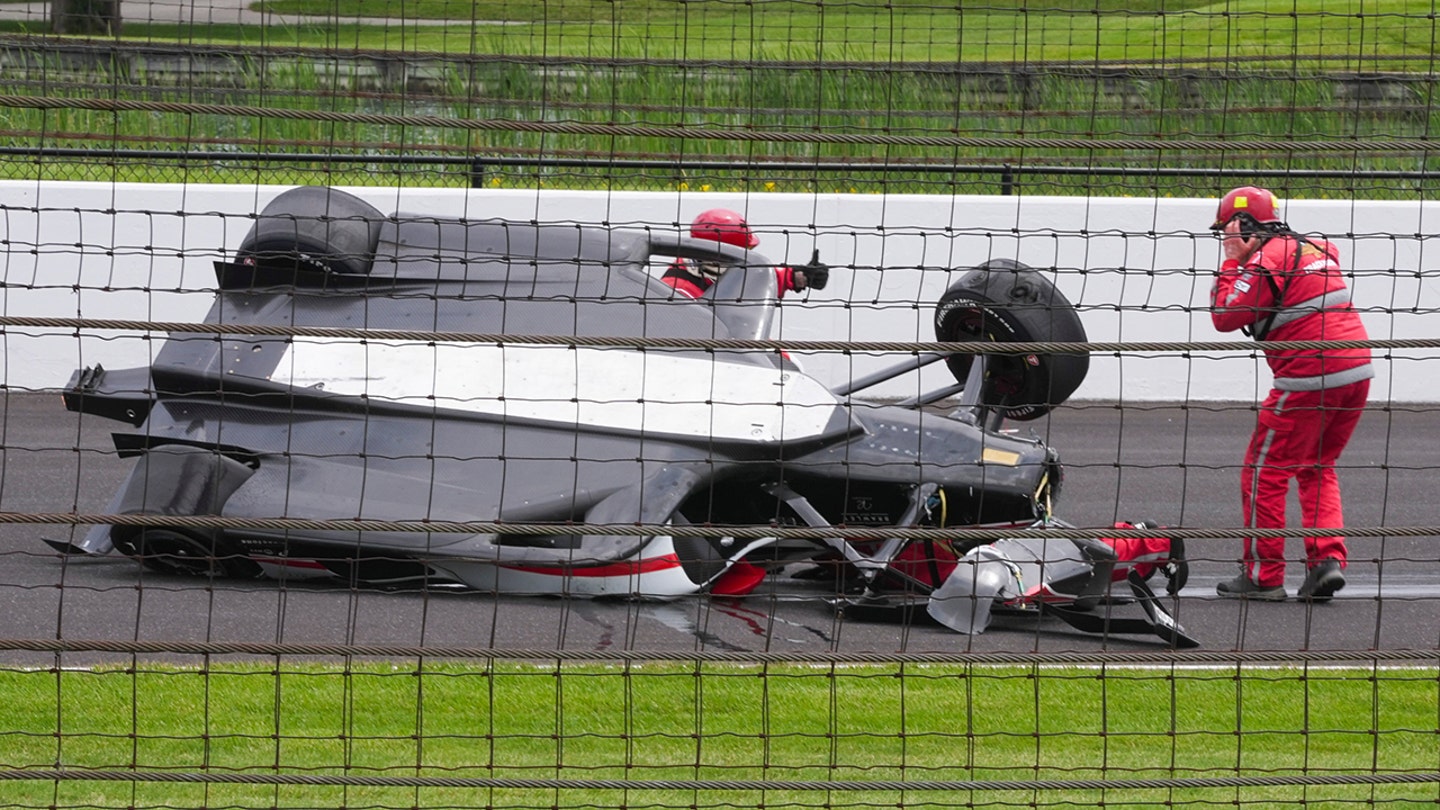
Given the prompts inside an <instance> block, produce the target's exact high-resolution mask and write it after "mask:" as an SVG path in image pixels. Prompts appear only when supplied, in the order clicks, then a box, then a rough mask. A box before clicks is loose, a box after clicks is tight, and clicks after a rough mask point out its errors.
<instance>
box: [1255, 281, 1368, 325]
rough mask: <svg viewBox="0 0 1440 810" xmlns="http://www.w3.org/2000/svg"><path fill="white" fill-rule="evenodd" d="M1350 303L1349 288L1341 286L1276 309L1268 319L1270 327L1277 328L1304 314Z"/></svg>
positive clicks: (1311, 313)
mask: <svg viewBox="0 0 1440 810" xmlns="http://www.w3.org/2000/svg"><path fill="white" fill-rule="evenodd" d="M1348 303H1350V288H1349V287H1341V288H1340V289H1338V290H1331V291H1330V292H1327V293H1325V294H1323V295H1317V296H1315V297H1314V298H1311V299H1310V300H1308V301H1301V302H1300V303H1298V304H1294V305H1292V306H1288V307H1284V308H1282V309H1279V310H1276V312H1275V315H1274V317H1273V318H1272V319H1271V321H1270V328H1271V329H1278V328H1279V327H1281V326H1284V325H1285V324H1287V323H1290V322H1292V321H1297V320H1299V319H1301V318H1303V317H1305V316H1306V315H1314V314H1315V313H1317V312H1320V311H1322V310H1327V309H1330V308H1331V307H1339V306H1344V305H1346V304H1348Z"/></svg>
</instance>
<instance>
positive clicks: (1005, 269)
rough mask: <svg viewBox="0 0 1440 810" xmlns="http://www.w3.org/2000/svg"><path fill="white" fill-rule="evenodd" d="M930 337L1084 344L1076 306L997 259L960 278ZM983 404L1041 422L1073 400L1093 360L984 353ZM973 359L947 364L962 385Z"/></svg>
mask: <svg viewBox="0 0 1440 810" xmlns="http://www.w3.org/2000/svg"><path fill="white" fill-rule="evenodd" d="M935 338H936V339H937V340H939V341H943V342H946V343H961V342H971V341H974V342H983V343H1049V342H1057V343H1083V342H1085V340H1086V336H1085V327H1084V325H1083V324H1081V322H1080V316H1079V314H1078V313H1077V312H1076V311H1075V307H1074V305H1072V304H1071V303H1070V301H1069V300H1068V299H1066V298H1065V296H1064V295H1063V294H1062V293H1061V292H1060V291H1059V290H1058V289H1056V287H1055V285H1054V284H1052V283H1051V282H1050V280H1049V279H1048V278H1046V277H1045V276H1044V275H1042V274H1041V273H1040V272H1038V271H1036V270H1034V269H1032V268H1031V267H1029V266H1027V265H1025V264H1022V263H1020V262H1017V261H1014V260H1011V259H996V260H994V261H990V262H986V263H985V264H982V265H980V266H979V267H976V268H974V269H972V270H970V271H969V272H967V273H966V274H965V275H964V276H962V277H961V278H960V280H959V281H957V282H956V283H955V284H954V285H952V286H951V287H950V289H949V290H947V291H946V292H945V294H944V295H942V296H940V300H939V302H937V303H936V305H935ZM985 357H986V367H985V378H984V380H983V382H982V388H981V390H980V391H979V392H978V398H977V399H978V402H979V404H980V405H982V406H984V407H988V408H992V409H994V410H995V411H997V412H999V413H1000V414H1002V415H1004V416H1005V417H1007V418H1009V419H1015V420H1019V421H1025V420H1030V419H1038V418H1039V417H1041V416H1044V415H1045V414H1047V413H1049V412H1050V411H1051V410H1052V409H1054V408H1055V407H1056V406H1058V405H1060V404H1061V403H1063V402H1064V401H1065V400H1067V399H1069V398H1070V395H1071V394H1073V393H1075V389H1077V388H1079V387H1080V383H1082V382H1084V381H1085V375H1086V373H1087V372H1088V371H1089V370H1090V355H1089V354H1086V353H1077V354H1068V353H1067V354H1049V353H1046V354H1041V353H1032V354H1024V355H1016V354H993V353H986V354H985ZM974 361H975V355H974V354H954V355H951V356H950V357H948V358H946V361H945V362H946V364H947V365H948V366H949V367H950V372H951V373H952V374H954V375H955V379H956V380H958V381H960V382H965V381H966V380H967V378H968V377H969V374H970V367H971V366H972V365H973V364H974Z"/></svg>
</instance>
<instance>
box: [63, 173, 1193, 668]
mask: <svg viewBox="0 0 1440 810" xmlns="http://www.w3.org/2000/svg"><path fill="white" fill-rule="evenodd" d="M656 257H667V258H681V259H691V260H696V261H705V262H712V263H719V264H722V265H724V266H725V267H727V268H728V269H727V270H726V271H725V272H724V273H723V275H721V276H720V279H719V281H718V282H717V283H716V284H715V285H714V286H713V287H712V288H710V289H709V290H708V291H706V293H705V294H704V295H703V296H702V297H701V298H699V299H695V300H691V299H689V298H685V297H683V296H682V297H677V296H676V295H675V291H674V290H673V289H672V288H670V287H668V286H666V285H664V284H662V283H661V282H660V281H659V280H658V279H657V278H656V277H655V276H654V275H653V274H652V273H651V272H650V269H649V268H650V267H651V263H652V261H654V260H655V258H656ZM215 275H216V279H217V283H218V290H217V294H216V297H215V301H214V303H213V305H212V307H211V309H210V311H209V313H208V314H207V316H206V319H205V322H206V323H207V324H214V325H217V326H222V327H223V326H229V327H233V328H234V330H235V331H233V332H229V331H225V330H224V329H217V330H216V331H215V332H214V333H172V334H171V335H170V336H169V337H168V338H167V339H166V341H165V342H164V344H163V345H162V347H161V348H160V350H159V352H158V353H157V354H156V355H155V357H154V360H153V362H152V363H151V364H150V366H149V367H146V368H135V369H120V370H109V369H103V368H100V367H91V368H85V369H81V370H79V371H77V372H76V373H75V375H74V376H73V377H72V379H71V382H70V384H69V385H68V387H67V391H66V393H65V402H66V405H67V407H68V408H69V409H70V410H72V411H78V412H82V413H88V414H93V415H98V416H102V417H107V418H111V419H116V420H120V421H124V422H128V423H129V424H131V425H133V426H134V427H135V428H137V429H138V432H131V433H117V434H116V435H115V437H114V439H115V445H116V449H117V450H118V451H119V453H120V454H121V455H122V456H124V457H128V458H133V459H134V467H133V468H132V470H131V471H130V473H129V476H128V478H127V479H126V481H125V482H124V483H123V484H122V485H121V487H120V489H119V491H118V492H117V493H116V494H115V496H114V498H113V500H112V502H111V504H110V506H109V507H108V512H107V513H108V514H116V515H166V516H177V515H178V516H205V517H221V518H227V519H231V520H229V521H226V522H225V523H224V524H223V525H222V526H220V527H218V528H217V527H215V526H213V525H205V526H193V527H192V526H178V527H177V526H174V525H165V526H153V525H133V524H116V525H102V526H96V527H94V528H92V529H91V530H90V531H89V532H88V533H87V534H86V535H85V536H84V537H83V538H82V539H81V540H79V541H77V542H74V543H71V542H66V541H53V540H52V541H47V542H49V543H50V544H51V545H52V546H54V547H55V548H57V549H58V550H60V551H62V552H63V553H67V554H91V555H95V554H107V553H110V552H111V551H112V550H113V551H118V552H120V553H121V554H124V555H126V556H128V557H131V558H134V559H136V560H138V561H139V562H141V563H142V564H143V565H145V566H147V567H148V568H150V569H153V570H156V571H161V572H167V573H174V574H193V575H202V576H207V577H251V578H253V577H265V576H268V577H274V578H287V579H298V578H338V579H342V580H345V581H349V582H363V583H375V584H380V585H385V584H396V583H404V582H411V581H417V580H424V581H429V582H443V583H453V584H456V585H460V586H465V587H468V588H472V589H476V590H480V591H488V592H495V593H533V594H565V595H578V596H616V597H643V598H674V597H680V596H685V595H690V594H696V593H702V592H708V593H712V594H718V595H734V596H739V595H743V594H745V593H747V592H749V591H750V590H751V589H753V588H755V587H756V585H757V584H758V583H759V582H760V581H761V580H762V579H763V578H764V577H765V576H766V575H767V574H769V573H771V572H773V571H775V570H777V569H779V568H781V567H783V566H786V565H789V564H791V563H795V562H798V561H826V562H833V563H834V564H835V565H837V566H840V567H843V568H844V570H845V571H846V572H847V576H846V577H845V579H846V580H847V582H848V583H849V584H848V585H847V586H846V587H845V588H843V589H842V590H843V592H842V593H840V594H838V595H837V602H838V604H839V605H840V606H841V608H842V609H843V610H846V611H847V612H850V613H853V614H854V615H856V616H862V617H863V616H869V615H887V614H895V613H900V614H903V615H906V616H909V615H912V613H913V614H918V613H919V611H915V610H913V609H914V608H916V607H917V606H920V605H923V606H924V613H925V614H926V615H928V616H930V617H933V619H934V620H936V621H938V622H940V623H942V624H944V625H946V626H949V627H952V628H954V629H956V630H959V631H961V632H966V633H976V632H981V631H983V630H984V629H985V627H986V626H987V624H988V622H989V616H990V614H991V612H992V610H1020V611H1033V612H1040V613H1048V614H1051V615H1056V616H1059V617H1060V618H1062V619H1064V620H1065V621H1067V622H1069V623H1070V624H1072V625H1073V626H1075V627H1078V628H1080V629H1082V630H1087V631H1093V632H1104V633H1147V634H1148V633H1153V634H1155V635H1158V636H1159V637H1160V638H1162V639H1164V640H1165V641H1166V642H1167V643H1170V644H1172V645H1175V646H1193V645H1194V644H1195V641H1194V639H1193V638H1191V637H1190V636H1189V635H1188V634H1187V633H1186V632H1185V631H1184V629H1183V628H1181V627H1180V626H1179V625H1178V624H1176V623H1175V622H1174V620H1173V618H1172V617H1171V616H1170V614H1169V613H1168V612H1167V610H1166V608H1165V606H1164V603H1163V600H1162V599H1160V598H1158V597H1157V596H1156V595H1155V594H1154V592H1153V591H1151V590H1150V589H1149V587H1148V585H1147V584H1146V579H1147V578H1148V576H1149V574H1150V573H1152V572H1153V571H1155V570H1160V571H1162V572H1164V573H1165V574H1166V576H1167V577H1169V586H1170V587H1169V590H1170V591H1171V592H1172V593H1174V592H1176V591H1178V589H1179V586H1180V585H1182V584H1183V581H1184V573H1185V568H1184V560H1183V551H1182V549H1181V547H1180V545H1179V543H1178V541H1176V542H1174V543H1172V542H1171V541H1170V540H1168V539H1166V538H1165V537H1164V536H1163V534H1162V533H1158V532H1157V533H1156V536H1155V537H1153V538H1149V539H1148V540H1147V539H1145V538H1141V539H1139V540H1138V541H1136V539H1135V538H1133V537H1122V538H1106V537H1104V536H1103V534H1102V536H1097V537H1094V538H1090V537H1081V538H1078V539H1072V538H1071V537H1068V536H1066V537H1040V536H1035V530H1037V529H1046V528H1057V527H1058V528H1067V524H1064V523H1063V522H1061V521H1059V520H1058V519H1057V518H1056V517H1055V516H1054V514H1053V508H1054V503H1055V500H1056V497H1057V496H1058V493H1059V489H1060V485H1061V478H1062V472H1063V471H1062V467H1061V465H1060V462H1059V458H1058V455H1057V453H1056V452H1055V451H1054V450H1053V449H1052V448H1050V447H1049V446H1047V445H1046V444H1045V443H1044V442H1042V441H1041V440H1040V439H1039V438H1038V437H1033V436H1030V437H1027V436H1022V435H1019V434H1018V433H1017V432H1014V431H1002V430H1001V429H1000V427H1001V423H1002V422H1003V421H1004V420H1007V419H1009V420H1014V421H1021V422H1023V421H1026V420H1032V419H1036V418H1039V417H1041V416H1043V415H1044V414H1046V413H1048V412H1049V411H1050V410H1051V409H1052V408H1054V407H1055V406H1056V405H1058V404H1060V403H1062V402H1064V401H1065V399H1066V398H1068V397H1069V396H1070V394H1071V393H1073V392H1074V391H1075V389H1076V388H1077V387H1078V386H1079V385H1080V383H1081V382H1082V381H1083V380H1084V377H1085V374H1086V371H1087V370H1088V364H1089V358H1088V355H1086V354H1083V353H1077V354H1051V355H1036V354H1029V355H1024V356H1019V355H1015V354H1013V353H1012V354H1006V353H1004V352H998V351H994V352H992V353H988V354H987V353H983V352H980V351H978V350H977V351H976V352H974V353H953V354H931V355H922V356H920V357H918V358H917V357H913V356H912V357H909V358H907V359H906V360H905V361H903V362H900V363H897V364H896V365H894V366H893V367H890V368H887V369H884V370H881V371H879V372H876V373H873V374H869V375H866V376H865V377H864V378H863V379H857V380H854V381H851V382H849V383H847V384H845V385H843V386H837V387H833V388H832V387H827V386H825V385H823V384H822V383H821V382H819V381H818V380H816V379H815V378H813V377H811V376H808V375H807V374H805V373H804V372H803V371H802V370H801V369H799V368H798V367H797V366H796V365H795V364H794V363H793V362H791V361H790V360H789V359H788V358H787V357H786V356H785V355H784V354H783V353H779V352H776V351H773V350H765V351H756V350H732V349H726V348H716V347H714V346H705V345H693V344H692V345H687V342H693V341H704V340H713V339H732V338H734V339H742V340H767V339H770V338H771V321H772V317H773V315H774V312H775V304H776V302H777V299H778V294H779V292H778V289H777V281H776V274H775V272H774V265H772V264H770V263H769V262H768V261H767V260H766V259H765V258H764V257H762V256H761V255H759V254H758V253H756V252H755V251H748V250H744V249H741V248H737V247H732V246H730V245H725V244H721V243H718V242H712V241H704V240H697V239H693V238H689V237H683V236H679V235H676V234H675V233H673V232H663V231H658V230H638V229H637V230H626V229H615V228H609V227H600V226H594V227H586V226H576V225H573V224H565V225H561V224H554V225H550V224H537V223H534V222H518V221H506V220H465V219H457V218H444V217H434V216H420V215H406V214H403V213H397V214H394V215H385V214H382V213H381V212H380V211H378V210H377V209H375V208H374V207H372V206H371V205H369V204H368V203H366V202H364V201H363V200H361V199H359V198H358V197H355V196H353V195H351V194H348V193H346V192H343V191H340V190H336V189H331V188H324V187H300V188H295V189H291V190H289V191H286V192H284V193H282V194H280V195H279V196H277V197H276V198H275V199H274V200H273V201H272V202H271V203H270V204H269V205H267V206H266V207H265V208H264V210H263V211H261V212H260V213H259V214H258V215H257V217H256V219H255V222H254V225H253V226H252V228H251V229H250V231H249V233H248V234H247V235H246V237H245V238H244V240H243V241H242V243H241V244H240V246H239V248H238V250H237V251H236V252H235V253H234V254H233V256H232V257H231V258H229V260H226V261H219V262H216V263H215ZM257 327H273V328H270V329H260V328H257ZM321 327H323V328H329V330H330V331H326V330H324V329H317V328H321ZM935 328H936V337H937V340H939V341H942V342H974V343H976V344H977V347H978V345H979V344H991V345H993V344H995V343H997V342H998V343H1003V342H1006V341H1011V342H1013V341H1023V342H1049V341H1057V342H1076V341H1083V340H1085V333H1084V329H1083V327H1082V326H1081V323H1080V320H1079V317H1078V315H1077V314H1076V313H1075V310H1074V308H1073V307H1072V306H1071V305H1070V303H1069V302H1068V301H1066V300H1065V298H1064V297H1063V296H1062V295H1061V293H1060V292H1059V291H1058V290H1057V289H1056V288H1055V287H1054V286H1053V285H1052V284H1051V283H1050V281H1049V280H1048V279H1047V278H1046V277H1045V276H1044V275H1043V274H1041V273H1039V272H1037V271H1035V270H1033V269H1030V268H1028V267H1026V266H1024V265H1022V264H1020V263H1018V262H1013V261H1005V260H998V261H991V262H988V263H986V264H984V265H981V266H979V267H976V268H974V269H972V270H969V271H968V272H966V273H964V274H963V275H962V276H961V278H960V279H959V280H958V281H957V282H956V283H955V284H954V285H953V286H952V287H951V288H950V289H949V290H948V291H947V292H946V293H945V294H944V295H943V296H942V297H941V298H940V300H939V301H938V303H937V305H936V310H935ZM286 330H299V331H298V332H296V333H287V331H286ZM306 330H309V332H310V333H316V332H323V333H324V334H323V336H316V335H315V334H306ZM382 331H383V332H384V333H385V335H386V337H383V338H377V337H374V336H373V333H378V332H382ZM404 331H414V332H415V333H416V336H415V337H414V338H413V339H410V338H405V337H403V336H402V337H396V336H395V334H396V333H397V332H404ZM433 333H445V334H446V335H495V334H500V335H515V336H517V340H516V341H514V342H510V341H491V342H479V341H464V340H434V339H427V337H426V335H427V334H433ZM537 335H562V336H570V337H574V338H577V339H583V340H577V341H576V343H575V344H572V345H566V344H565V343H563V342H559V343H556V342H550V343H541V342H537V341H535V340H533V339H532V340H531V341H529V342H526V341H525V340H524V337H525V336H532V337H533V336H537ZM636 338H643V339H645V341H644V342H643V345H627V344H626V340H627V339H630V340H634V339H636ZM657 338H659V339H665V341H660V345H657V342H656V341H655V340H654V339H657ZM666 341H673V346H672V345H671V343H669V342H666ZM940 361H943V362H945V363H946V364H947V365H948V366H949V368H950V371H951V372H952V373H953V376H954V377H955V382H954V384H952V385H947V386H945V387H943V388H941V389H939V390H936V391H934V392H931V393H929V394H925V395H922V396H917V397H914V398H912V399H910V400H908V401H905V402H899V403H895V402H879V401H869V400H865V399H863V398H860V397H859V396H857V395H860V394H862V393H863V392H865V391H866V390H870V389H873V388H874V387H875V386H877V385H879V384H880V383H882V382H885V381H887V380H890V379H893V378H895V377H898V376H900V375H902V374H907V373H910V372H913V371H916V370H918V369H919V368H921V367H923V366H926V365H928V364H929V363H932V362H940ZM957 401H958V405H955V404H954V403H955V402H957ZM276 519H304V520H306V521H312V522H313V521H326V520H345V521H356V520H360V521H375V522H397V523H398V522H412V523H413V522H418V521H432V522H438V521H444V522H462V523H477V524H478V523H483V524H487V526H488V527H489V528H491V529H492V531H477V532H475V533H463V532H459V533H457V532H435V531H413V530H408V529H407V530H400V529H396V530H388V529H386V530H369V529H366V530H361V531H356V530H354V529H349V530H347V529H343V528H335V529H331V528H326V527H320V528H315V529H311V528H306V529H304V530H299V529H295V528H293V527H290V526H284V525H277V521H276ZM267 521H268V522H269V523H267ZM506 525H528V526H541V527H553V532H552V531H546V532H542V533H536V532H533V531H532V532H526V533H509V532H504V531H493V529H495V528H497V527H504V526H506ZM701 525H703V526H706V527H708V528H714V527H746V528H747V529H751V530H753V529H755V528H757V527H763V528H765V530H766V531H770V530H773V529H776V528H778V529H785V528H792V527H804V528H808V529H817V530H824V529H834V528H835V527H837V526H847V525H849V526H854V525H863V526H865V527H866V528H867V529H874V528H876V527H886V526H889V527H896V528H935V529H944V528H967V529H974V528H983V529H993V530H997V531H1000V532H1003V533H1005V534H1006V536H1005V537H1004V538H1003V539H1001V540H998V541H995V542H975V543H971V544H969V545H968V546H967V545H963V544H961V543H958V542H936V541H934V540H932V539H912V538H911V537H908V536H896V537H893V538H888V539H881V540H865V541H857V540H849V539H845V537H843V536H842V535H841V533H840V532H837V535H836V536H835V537H828V536H822V537H819V538H818V539H815V538H814V535H815V534H816V533H814V532H812V533H810V534H809V535H807V536H806V537H803V538H801V537H793V536H792V537H787V536H784V535H783V534H782V533H780V532H777V534H776V535H775V536H769V535H767V534H766V533H765V532H759V533H758V536H757V533H756V532H754V531H750V532H747V533H746V536H745V537H743V538H741V537H738V536H737V537H732V536H721V535H716V534H715V533H714V532H706V533H694V530H693V529H692V532H691V533H687V532H686V527H687V526H691V527H694V526H701ZM614 526H630V527H635V526H657V527H658V526H663V527H667V529H668V532H667V533H665V534H651V535H645V536H637V535H634V534H628V535H627V534H614V533H601V527H614ZM587 527H589V529H590V531H587ZM412 528H413V527H412ZM1121 528H1142V529H1143V528H1146V524H1134V525H1132V524H1124V525H1122V526H1121ZM1150 528H1153V526H1151V527H1150ZM1012 531H1013V536H1011V532H1012ZM1027 532H1029V533H1030V534H1029V535H1028V536H1027ZM819 534H821V535H823V534H824V532H823V531H822V532H819ZM1117 582H1125V583H1128V586H1129V587H1128V591H1129V593H1126V594H1125V595H1124V599H1125V600H1126V601H1134V602H1136V603H1138V604H1139V605H1140V606H1141V607H1142V608H1143V610H1142V611H1141V612H1140V614H1141V615H1140V616H1139V617H1137V618H1134V619H1128V620H1125V619H1119V618H1115V617H1114V616H1112V615H1110V612H1109V611H1108V610H1107V611H1105V612H1104V613H1105V616H1103V617H1101V616H1100V615H1099V613H1100V612H1099V611H1094V610H1093V608H1094V607H1095V606H1096V605H1097V604H1100V603H1101V602H1102V601H1105V600H1107V599H1112V598H1118V597H1119V593H1118V590H1119V589H1115V590H1112V584H1113V583H1117Z"/></svg>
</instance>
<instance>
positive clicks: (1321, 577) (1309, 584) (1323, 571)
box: [1298, 557, 1345, 602]
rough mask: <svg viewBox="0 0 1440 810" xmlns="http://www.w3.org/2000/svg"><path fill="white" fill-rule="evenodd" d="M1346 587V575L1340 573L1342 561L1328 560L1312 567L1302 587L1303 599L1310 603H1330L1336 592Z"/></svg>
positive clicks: (1301, 594)
mask: <svg viewBox="0 0 1440 810" xmlns="http://www.w3.org/2000/svg"><path fill="white" fill-rule="evenodd" d="M1343 587H1345V575H1344V574H1343V573H1341V572H1340V561H1339V560H1336V559H1331V558H1328V557H1327V558H1326V559H1323V560H1321V561H1320V562H1318V563H1315V565H1314V566H1313V567H1311V569H1310V571H1309V573H1307V574H1305V584H1303V585H1301V586H1300V593H1299V594H1298V595H1299V597H1300V598H1301V599H1304V600H1306V601H1308V602H1329V601H1330V597H1332V596H1334V595H1335V592H1336V591H1338V590H1340V589H1341V588H1343Z"/></svg>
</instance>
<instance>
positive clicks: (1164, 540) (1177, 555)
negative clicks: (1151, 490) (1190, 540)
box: [1097, 520, 1190, 596]
mask: <svg viewBox="0 0 1440 810" xmlns="http://www.w3.org/2000/svg"><path fill="white" fill-rule="evenodd" d="M1115 528H1117V529H1159V528H1161V526H1160V524H1158V523H1156V522H1155V521H1153V520H1136V521H1133V522H1132V521H1120V522H1117V523H1116V524H1115ZM1097 539H1099V541H1100V542H1102V543H1104V544H1105V545H1107V546H1109V547H1110V548H1112V549H1114V550H1115V568H1114V570H1112V571H1111V572H1110V581H1111V582H1123V581H1124V580H1125V579H1126V578H1127V577H1128V576H1129V575H1130V571H1131V569H1134V571H1135V573H1136V574H1137V575H1139V577H1140V578H1141V579H1144V580H1148V579H1150V577H1152V576H1154V575H1155V572H1156V571H1159V572H1160V573H1161V574H1163V575H1164V576H1165V592H1166V593H1169V594H1171V595H1172V596H1173V595H1175V594H1178V593H1179V592H1180V589H1181V588H1183V587H1185V582H1186V581H1187V580H1188V579H1189V578H1190V561H1189V560H1187V559H1186V558H1185V541H1184V540H1183V539H1182V538H1179V537H1176V538H1174V539H1171V538H1169V537H1160V536H1157V537H1100V538H1097Z"/></svg>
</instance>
